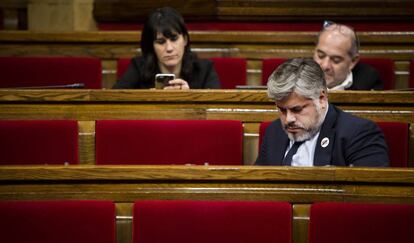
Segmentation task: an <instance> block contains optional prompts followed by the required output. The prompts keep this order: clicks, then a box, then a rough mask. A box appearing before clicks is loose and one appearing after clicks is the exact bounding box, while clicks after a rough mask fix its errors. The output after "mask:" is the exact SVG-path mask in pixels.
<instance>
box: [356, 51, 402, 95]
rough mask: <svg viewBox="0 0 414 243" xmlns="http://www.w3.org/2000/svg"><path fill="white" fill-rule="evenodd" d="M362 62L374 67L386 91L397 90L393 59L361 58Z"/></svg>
mask: <svg viewBox="0 0 414 243" xmlns="http://www.w3.org/2000/svg"><path fill="white" fill-rule="evenodd" d="M360 62H363V63H366V64H369V65H371V66H372V67H374V68H375V69H376V70H377V71H378V72H379V75H380V77H381V79H382V81H383V82H384V90H389V89H395V67H394V61H393V60H392V59H391V58H367V57H361V59H360Z"/></svg>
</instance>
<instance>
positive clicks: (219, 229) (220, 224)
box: [133, 200, 292, 243]
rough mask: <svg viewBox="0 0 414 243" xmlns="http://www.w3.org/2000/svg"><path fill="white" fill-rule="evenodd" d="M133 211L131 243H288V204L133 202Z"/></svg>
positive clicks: (256, 202)
mask: <svg viewBox="0 0 414 243" xmlns="http://www.w3.org/2000/svg"><path fill="white" fill-rule="evenodd" d="M133 210H134V211H133V214H134V217H133V243H149V242H180V243H194V242H198V243H211V242H215V243H228V242H240V243H258V242H278V243H291V232H292V231H291V228H292V223H291V217H292V212H291V211H292V208H291V205H290V204H289V203H284V202H260V201H175V200H172V201H170V200H168V201H167V200H166V201H137V202H135V204H134V209H133Z"/></svg>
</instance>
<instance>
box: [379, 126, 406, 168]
mask: <svg viewBox="0 0 414 243" xmlns="http://www.w3.org/2000/svg"><path fill="white" fill-rule="evenodd" d="M377 124H378V126H379V127H380V128H381V129H382V131H383V132H384V136H385V141H386V142H387V145H388V153H389V157H390V166H391V167H408V154H409V139H410V124H409V123H405V122H377Z"/></svg>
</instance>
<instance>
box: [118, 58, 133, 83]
mask: <svg viewBox="0 0 414 243" xmlns="http://www.w3.org/2000/svg"><path fill="white" fill-rule="evenodd" d="M130 62H131V58H119V59H118V62H117V66H116V78H117V79H118V80H119V79H120V78H121V77H122V75H124V73H125V72H126V70H127V69H128V66H129V63H130Z"/></svg>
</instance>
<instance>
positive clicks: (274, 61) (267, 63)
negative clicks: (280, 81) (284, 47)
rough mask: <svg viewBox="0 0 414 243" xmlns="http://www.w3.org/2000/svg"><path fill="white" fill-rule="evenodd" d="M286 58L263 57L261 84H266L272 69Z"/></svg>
mask: <svg viewBox="0 0 414 243" xmlns="http://www.w3.org/2000/svg"><path fill="white" fill-rule="evenodd" d="M286 60H287V59H286V58H265V59H263V60H262V85H267V80H268V79H269V77H270V75H271V74H272V73H273V71H275V70H276V68H277V67H279V65H280V64H282V63H284V62H285V61H286Z"/></svg>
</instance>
